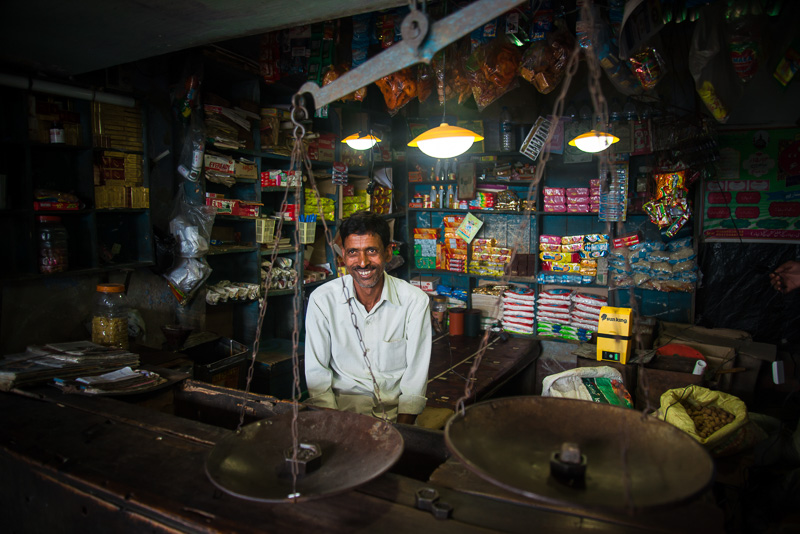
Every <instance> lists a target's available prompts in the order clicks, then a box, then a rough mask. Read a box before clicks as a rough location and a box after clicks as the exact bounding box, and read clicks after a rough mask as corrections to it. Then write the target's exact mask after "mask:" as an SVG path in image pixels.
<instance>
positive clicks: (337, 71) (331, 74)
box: [322, 64, 367, 102]
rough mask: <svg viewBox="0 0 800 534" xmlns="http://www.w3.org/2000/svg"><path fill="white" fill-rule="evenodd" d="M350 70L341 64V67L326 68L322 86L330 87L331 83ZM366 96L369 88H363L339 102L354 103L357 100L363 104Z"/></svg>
mask: <svg viewBox="0 0 800 534" xmlns="http://www.w3.org/2000/svg"><path fill="white" fill-rule="evenodd" d="M348 70H350V68H349V67H348V66H347V65H342V64H340V65H328V66H327V67H326V68H325V71H324V72H323V73H322V86H323V87H324V86H326V85H328V84H329V83H331V82H333V81H334V80H336V79H338V78H339V76H341V75H342V74H344V73H345V72H347V71H348ZM366 94H367V88H366V87H362V88H361V89H358V90H357V91H354V92H352V93H350V94H349V95H346V96H343V97H342V98H340V99H339V101H340V102H352V101H354V100H355V101H358V102H361V101H363V100H364V97H365V96H366Z"/></svg>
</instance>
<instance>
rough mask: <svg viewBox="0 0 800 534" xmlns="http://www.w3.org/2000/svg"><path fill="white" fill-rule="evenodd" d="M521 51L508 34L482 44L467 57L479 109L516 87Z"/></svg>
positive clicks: (469, 74) (468, 71)
mask: <svg viewBox="0 0 800 534" xmlns="http://www.w3.org/2000/svg"><path fill="white" fill-rule="evenodd" d="M520 59H521V53H520V51H519V48H517V47H516V46H515V45H513V44H512V43H511V42H510V41H509V40H508V39H507V38H506V37H505V36H503V37H498V38H497V39H493V40H491V41H489V42H488V43H486V44H483V45H481V46H479V47H478V48H477V49H475V51H474V52H473V53H472V55H471V56H470V57H469V60H467V76H468V77H469V80H470V85H471V86H472V96H473V97H475V103H476V104H477V105H478V110H479V111H483V110H484V109H485V108H486V106H488V105H489V104H491V103H492V102H494V101H495V100H497V99H498V98H500V97H501V96H503V95H504V94H506V93H507V92H508V91H511V90H512V89H515V88H516V87H517V86H518V85H519V84H518V82H517V71H518V70H519V63H520Z"/></svg>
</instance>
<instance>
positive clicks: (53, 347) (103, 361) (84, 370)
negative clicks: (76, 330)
mask: <svg viewBox="0 0 800 534" xmlns="http://www.w3.org/2000/svg"><path fill="white" fill-rule="evenodd" d="M138 365H139V355H138V354H134V353H133V352H129V351H127V350H123V349H117V348H111V347H104V346H102V345H98V344H96V343H92V342H91V341H75V342H70V343H51V344H49V345H42V346H31V347H28V348H27V349H26V351H25V352H24V353H21V354H10V355H6V356H5V357H4V358H3V359H2V360H0V391H9V390H11V389H13V388H16V387H20V386H24V385H30V384H38V383H45V382H48V381H49V380H51V379H53V378H61V379H68V378H77V377H86V376H94V375H100V374H103V373H107V372H108V371H112V370H116V369H122V368H124V367H131V368H136V367H138Z"/></svg>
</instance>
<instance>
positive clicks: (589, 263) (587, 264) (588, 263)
mask: <svg viewBox="0 0 800 534" xmlns="http://www.w3.org/2000/svg"><path fill="white" fill-rule="evenodd" d="M580 264H581V267H583V268H586V269H597V260H581V261H580Z"/></svg>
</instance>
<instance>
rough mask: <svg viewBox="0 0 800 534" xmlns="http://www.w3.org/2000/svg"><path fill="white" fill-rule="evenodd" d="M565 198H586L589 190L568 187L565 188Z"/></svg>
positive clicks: (586, 188)
mask: <svg viewBox="0 0 800 534" xmlns="http://www.w3.org/2000/svg"><path fill="white" fill-rule="evenodd" d="M567 196H568V197H588V196H589V188H588V187H568V188H567Z"/></svg>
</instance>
